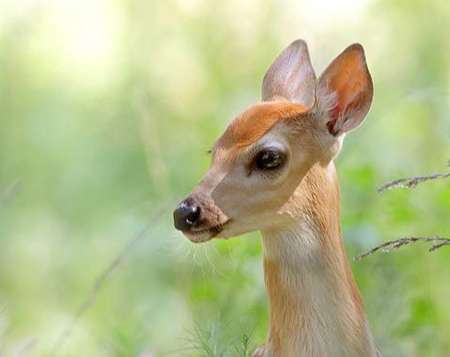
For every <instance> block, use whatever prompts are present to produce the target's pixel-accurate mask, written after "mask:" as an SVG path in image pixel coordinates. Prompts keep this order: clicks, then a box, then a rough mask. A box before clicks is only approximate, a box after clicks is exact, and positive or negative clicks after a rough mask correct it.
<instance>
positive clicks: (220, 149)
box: [174, 40, 373, 242]
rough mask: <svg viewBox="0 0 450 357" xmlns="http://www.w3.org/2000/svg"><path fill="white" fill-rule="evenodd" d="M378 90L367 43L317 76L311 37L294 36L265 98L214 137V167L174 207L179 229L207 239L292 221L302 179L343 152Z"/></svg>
mask: <svg viewBox="0 0 450 357" xmlns="http://www.w3.org/2000/svg"><path fill="white" fill-rule="evenodd" d="M372 94H373V88H372V79H371V77H370V74H369V71H368V68H367V65H366V60H365V55H364V50H363V48H362V46H361V45H359V44H354V45H351V46H349V47H348V48H346V49H345V50H344V51H343V52H342V53H341V54H340V55H339V56H338V57H337V58H336V59H335V60H334V61H333V62H331V64H330V65H329V66H328V67H327V69H326V70H325V71H324V72H323V74H322V75H321V76H320V78H319V79H316V75H315V73H314V69H313V67H312V65H311V60H310V56H309V53H308V49H307V46H306V43H305V42H304V41H302V40H297V41H295V42H293V43H292V44H291V45H290V46H288V47H287V48H286V49H285V50H284V51H283V52H282V53H281V54H280V55H279V56H278V58H276V60H275V61H274V63H273V64H272V65H271V66H270V68H269V69H268V71H267V73H266V75H265V76H264V80H263V83H262V102H260V103H257V104H255V105H252V106H251V107H250V108H248V109H247V110H245V111H244V112H242V113H241V114H239V115H238V116H237V117H236V118H235V119H234V120H233V121H232V122H231V123H230V124H229V126H228V127H227V129H226V130H225V132H224V133H223V135H222V136H221V137H220V138H219V139H218V141H217V142H216V143H215V145H214V148H213V150H212V163H211V166H210V168H209V170H208V171H207V173H206V174H205V176H204V178H203V179H202V180H201V182H200V183H199V184H198V186H197V187H195V188H194V190H193V191H192V193H191V194H190V195H189V196H188V198H186V199H185V200H183V201H182V202H181V203H180V204H179V205H178V207H177V208H176V210H175V211H174V221H175V227H176V228H177V229H179V230H181V231H182V232H183V233H184V234H185V235H186V236H187V237H188V238H189V239H190V240H191V241H193V242H204V241H207V240H210V239H212V238H214V237H217V238H219V237H220V238H227V237H232V236H236V235H240V234H243V233H246V232H250V231H255V230H273V229H277V227H279V226H280V225H284V224H286V223H287V222H288V221H289V220H291V219H292V214H290V212H292V210H291V209H290V205H292V204H293V203H292V202H295V201H296V200H294V199H293V197H294V196H295V195H298V192H297V191H296V189H297V187H298V186H299V184H300V183H301V181H302V179H303V178H304V177H305V175H307V173H308V171H309V170H310V169H311V167H312V166H313V165H316V164H320V165H322V166H323V167H326V166H327V165H328V164H329V163H330V162H331V161H332V160H333V159H334V158H335V157H336V156H337V154H338V153H339V150H340V148H341V146H342V142H343V139H344V136H345V134H346V133H347V132H348V131H350V130H351V129H354V128H356V127H357V126H359V125H360V124H361V122H362V121H363V119H364V117H365V115H366V114H367V112H368V110H369V107H370V104H371V101H372Z"/></svg>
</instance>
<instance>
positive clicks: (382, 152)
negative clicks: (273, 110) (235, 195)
mask: <svg viewBox="0 0 450 357" xmlns="http://www.w3.org/2000/svg"><path fill="white" fill-rule="evenodd" d="M449 33H450V6H449V4H448V1H447V0H435V1H425V0H409V1H390V0H362V1H358V0H345V1H339V2H338V1H323V0H316V1H287V0H283V1H275V0H273V1H270V0H251V1H239V0H229V1H216V2H212V1H206V0H166V1H162V0H161V1H145V0H128V1H125V0H124V1H119V0H116V1H113V0H111V1H107V0H95V1H88V0H59V1H57V0H55V1H52V0H47V1H44V0H42V1H39V0H23V1H14V0H10V1H8V0H6V1H5V0H3V1H0V111H1V112H0V113H1V114H0V120H1V122H0V123H1V129H0V355H2V356H3V355H5V356H10V355H12V356H44V355H47V354H48V353H50V352H52V351H53V352H54V355H56V356H142V357H144V356H146V357H149V356H245V355H246V354H247V352H248V350H253V348H254V347H255V346H256V345H258V344H260V343H262V342H263V340H264V338H265V334H266V326H267V302H266V296H265V290H264V282H263V274H262V264H261V246H260V241H259V238H258V234H251V235H248V236H245V237H240V238H236V239H232V240H229V241H214V242H211V243H209V244H206V245H196V246H194V245H192V244H191V243H189V242H188V241H187V240H186V239H184V238H183V237H182V236H181V235H180V234H178V233H177V232H175V231H174V229H173V228H172V222H171V219H172V218H171V215H172V208H173V206H174V205H175V203H176V202H177V201H178V200H180V199H181V198H183V197H184V196H185V195H186V194H187V193H188V192H189V191H190V190H191V188H192V187H193V186H194V185H195V184H196V183H197V182H198V180H199V179H200V177H201V175H202V173H203V172H204V171H205V170H206V168H207V167H208V164H209V156H208V155H207V153H206V151H207V150H208V149H209V148H210V147H211V145H212V143H213V142H214V140H215V139H216V138H217V136H218V135H219V134H220V133H221V131H222V130H223V129H224V128H225V126H226V125H227V123H228V122H229V121H230V119H231V118H232V117H233V116H234V115H235V114H237V113H238V112H239V111H241V110H242V109H244V108H245V107H247V106H248V105H249V104H251V103H253V102H255V101H257V100H259V97H260V82H261V79H262V76H263V74H264V72H265V70H266V68H267V67H268V66H269V65H270V63H271V62H272V60H273V59H274V57H275V56H276V55H277V54H278V53H279V52H280V51H281V50H282V49H283V48H284V47H285V46H287V45H288V44H289V43H290V42H291V41H293V40H294V39H297V38H304V39H305V40H307V41H308V43H309V46H310V51H311V55H312V59H313V63H314V64H315V66H316V71H317V72H318V73H320V72H321V71H322V70H323V68H324V67H325V66H326V65H327V64H328V63H329V62H330V61H331V60H332V58H334V56H336V55H337V54H338V53H339V52H340V51H341V50H343V48H345V47H346V46H347V45H349V44H350V43H352V42H361V43H362V44H363V45H364V47H365V49H366V54H367V58H368V62H369V67H370V70H371V72H372V76H373V79H374V84H375V97H374V103H373V106H372V110H371V112H370V114H369V116H368V118H367V121H366V124H365V125H364V126H363V127H361V128H360V129H359V130H358V131H356V132H354V133H352V134H351V135H349V136H348V137H347V139H346V144H345V145H344V149H343V151H342V153H341V155H340V157H339V158H338V160H337V167H338V172H339V176H340V179H341V188H342V193H343V197H342V223H343V231H344V234H345V240H346V244H347V248H348V252H349V255H350V256H355V255H357V254H359V253H361V252H362V251H365V250H367V249H369V248H370V247H372V246H374V245H376V244H378V243H380V242H382V241H385V240H389V239H395V238H399V237H402V236H408V235H436V234H440V235H442V236H447V237H448V236H450V225H449V222H450V219H449V214H450V185H449V182H448V181H440V182H438V181H436V182H432V183H426V184H423V185H421V186H419V187H417V188H416V189H415V190H393V191H389V192H387V193H384V194H382V195H380V194H377V193H376V188H377V187H378V186H380V185H382V184H383V183H385V182H386V181H389V180H391V179H395V178H398V177H403V176H410V175H419V174H427V173H434V172H445V171H446V170H448V168H446V166H447V161H448V160H449V159H450V150H449V147H450V145H449V143H450V118H449V92H450V84H449V83H450V71H449V68H450V66H449V65H450V41H449V39H448V34H449ZM145 227H147V228H148V229H147V231H146V232H145V234H144V235H143V236H142V239H139V240H138V241H137V242H136V243H135V244H134V245H133V246H132V247H130V249H129V250H128V253H127V254H126V256H125V257H124V258H123V259H122V260H121V264H120V265H119V266H118V267H117V269H115V270H114V272H113V273H112V274H111V275H110V276H109V277H108V279H107V280H106V282H105V284H104V286H103V288H102V289H100V290H99V291H98V296H97V299H96V300H95V301H92V302H93V304H92V305H91V306H90V308H89V309H88V310H87V311H86V313H85V314H83V316H81V318H80V319H79V320H78V321H77V323H76V324H75V326H74V328H73V330H72V332H71V333H70V335H69V336H67V338H64V340H63V342H62V343H61V344H59V345H58V342H57V341H58V338H59V337H58V336H60V335H61V333H62V332H63V331H64V330H65V329H66V328H67V326H68V325H70V324H71V321H72V319H73V317H74V315H75V314H76V310H77V309H78V306H79V305H80V304H81V303H82V302H83V301H84V300H85V299H86V298H87V297H88V296H89V294H90V293H91V290H92V286H93V284H94V282H95V279H96V278H97V277H98V276H99V275H100V274H101V272H102V271H103V270H104V269H105V268H106V267H107V266H108V264H110V262H111V261H112V260H113V259H114V258H115V257H116V256H117V254H119V252H120V251H121V250H122V249H123V247H124V246H126V244H127V242H129V241H130V240H131V239H133V237H136V235H138V234H139V232H140V231H142V230H143V229H145ZM449 262H450V249H448V248H445V247H444V248H442V249H441V250H439V251H437V252H434V253H432V254H430V253H428V252H427V250H426V246H424V245H419V246H415V247H406V248H402V249H401V250H399V251H396V252H393V253H390V254H378V255H374V256H371V257H369V258H367V259H365V260H363V261H361V262H353V263H352V266H353V270H354V272H355V275H356V278H357V281H358V284H359V285H360V287H361V290H362V293H363V296H364V299H365V304H366V307H367V311H368V315H369V320H370V323H371V326H372V329H373V332H374V334H375V336H376V339H377V342H378V344H379V345H380V348H381V350H382V351H383V352H384V355H385V356H396V357H398V356H431V357H433V356H439V357H442V356H448V355H449V351H450V283H449V282H450V264H449ZM55 346H56V347H55ZM55 348H56V350H55Z"/></svg>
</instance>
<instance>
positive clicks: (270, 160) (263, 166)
mask: <svg viewBox="0 0 450 357" xmlns="http://www.w3.org/2000/svg"><path fill="white" fill-rule="evenodd" d="M284 158H285V155H284V154H283V153H282V152H280V151H277V150H263V151H261V152H260V153H258V155H256V159H255V166H256V167H257V168H258V169H259V170H274V169H277V168H278V167H280V166H281V165H282V164H283V163H284Z"/></svg>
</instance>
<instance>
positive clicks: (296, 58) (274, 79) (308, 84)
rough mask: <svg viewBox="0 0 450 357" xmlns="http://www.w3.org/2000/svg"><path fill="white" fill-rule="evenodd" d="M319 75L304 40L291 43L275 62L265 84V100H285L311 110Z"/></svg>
mask: <svg viewBox="0 0 450 357" xmlns="http://www.w3.org/2000/svg"><path fill="white" fill-rule="evenodd" d="M315 85H316V74H315V73H314V69H313V66H312V64H311V59H310V57H309V52H308V46H307V45H306V42H305V41H303V40H296V41H294V42H292V43H291V44H290V45H289V46H288V47H287V48H285V49H284V51H283V52H281V54H280V55H279V56H278V57H277V58H276V59H275V61H274V62H273V63H272V65H271V66H270V67H269V69H268V70H267V73H266V75H265V76H264V80H263V83H262V100H263V101H270V100H277V99H284V100H288V101H291V102H293V103H297V104H302V105H304V106H305V107H307V108H311V107H312V106H313V104H314V90H315Z"/></svg>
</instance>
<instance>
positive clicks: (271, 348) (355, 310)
mask: <svg viewBox="0 0 450 357" xmlns="http://www.w3.org/2000/svg"><path fill="white" fill-rule="evenodd" d="M281 214H289V215H290V216H291V217H292V220H293V222H292V228H288V229H286V231H284V232H283V231H282V232H273V231H272V232H263V239H264V247H265V258H264V270H265V277H266V285H267V290H268V295H269V300H270V329H269V340H268V345H267V347H266V356H277V357H278V356H280V357H289V356H308V357H312V356H317V357H319V356H333V357H338V356H339V357H340V356H342V357H344V356H345V357H350V356H374V355H375V354H374V353H375V352H374V347H373V342H372V341H371V336H370V333H369V332H368V329H367V323H366V318H365V315H364V311H363V307H362V302H361V298H360V294H359V291H358V288H357V287H356V284H355V282H354V280H353V276H352V272H351V269H350V266H349V263H348V261H347V257H346V254H345V250H344V247H343V242H342V239H341V236H340V227H339V187H338V182H337V178H336V174H335V170H334V165H333V163H331V164H330V165H329V166H327V167H322V166H320V165H315V166H313V167H312V168H311V170H310V171H309V172H308V174H307V175H306V176H305V178H304V180H303V181H302V183H301V184H300V186H299V187H298V189H297V190H296V192H295V193H294V195H293V196H292V198H291V200H289V202H288V203H287V205H286V206H285V207H283V212H281ZM315 294H317V295H320V296H315ZM323 294H325V295H327V296H324V295H323ZM330 353H331V354H330Z"/></svg>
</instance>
